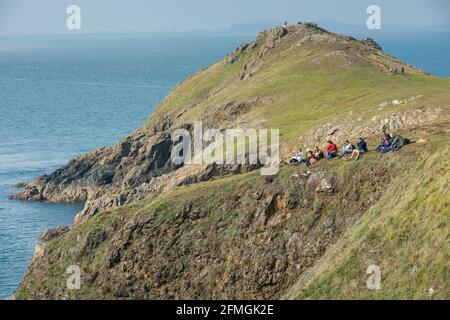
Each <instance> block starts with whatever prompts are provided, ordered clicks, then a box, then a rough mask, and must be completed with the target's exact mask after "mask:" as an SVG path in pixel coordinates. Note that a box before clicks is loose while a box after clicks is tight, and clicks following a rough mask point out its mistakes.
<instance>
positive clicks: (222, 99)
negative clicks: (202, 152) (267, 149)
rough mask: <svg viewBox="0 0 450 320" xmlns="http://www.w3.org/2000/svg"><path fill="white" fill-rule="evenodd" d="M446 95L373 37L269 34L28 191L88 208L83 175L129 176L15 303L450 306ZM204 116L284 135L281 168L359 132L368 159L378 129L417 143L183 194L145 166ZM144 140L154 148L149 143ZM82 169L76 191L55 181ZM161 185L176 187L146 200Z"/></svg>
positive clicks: (45, 259) (253, 174) (443, 82)
mask: <svg viewBox="0 0 450 320" xmlns="http://www.w3.org/2000/svg"><path fill="white" fill-rule="evenodd" d="M393 67H397V68H398V70H401V68H404V70H405V74H401V72H400V73H399V74H396V75H394V74H391V73H390V72H389V69H390V68H393ZM449 88H450V79H440V78H436V77H432V76H429V75H426V74H425V73H423V72H421V71H420V70H417V69H415V68H414V67H412V66H409V65H407V64H405V63H403V62H401V61H399V60H397V59H395V58H394V57H391V56H389V55H387V54H385V53H383V52H382V51H381V49H380V48H379V47H378V45H377V44H375V43H374V42H373V41H370V40H364V41H358V40H356V39H353V38H351V37H346V36H341V35H337V34H333V33H329V32H327V31H325V30H323V29H320V28H319V27H317V26H315V25H313V24H305V23H303V24H298V25H293V26H289V27H287V28H286V29H285V28H281V27H279V28H274V29H271V30H268V31H265V32H263V33H261V34H260V35H259V37H258V38H257V39H256V40H255V42H253V43H250V44H246V45H243V46H241V47H239V48H237V49H236V51H235V52H233V53H230V54H229V55H227V57H226V58H225V59H224V60H223V61H219V62H217V63H215V64H214V65H212V66H210V67H208V68H206V69H204V70H201V71H199V72H198V73H197V74H195V75H193V76H192V77H190V78H189V79H187V80H185V81H184V82H182V83H180V84H179V85H177V86H176V87H175V88H174V90H173V91H172V92H171V93H170V94H169V95H168V96H167V98H166V99H165V100H164V101H163V102H162V103H161V105H160V106H159V107H158V108H157V109H156V111H155V112H154V113H153V114H152V116H151V117H150V118H149V120H148V121H147V123H146V124H145V125H144V127H143V128H140V129H138V130H137V132H136V133H135V134H133V135H132V136H130V137H128V138H126V139H125V140H124V141H125V142H126V143H127V145H126V147H124V143H125V142H124V141H122V142H120V143H119V145H118V146H117V147H115V148H114V149H113V151H111V152H113V153H112V154H111V153H110V151H109V150H103V149H102V150H99V151H97V152H96V153H93V154H91V155H87V156H84V157H82V158H80V159H82V160H76V161H75V160H74V162H71V163H70V164H69V166H68V167H67V168H64V169H61V170H62V171H59V172H58V173H57V174H55V175H54V176H55V177H56V178H54V177H53V176H50V177H47V178H45V179H41V180H38V181H37V182H34V184H31V185H30V186H29V187H28V189H25V190H26V192H28V194H27V195H26V196H28V195H29V194H31V195H32V196H35V195H36V192H40V193H39V195H42V197H44V196H45V197H49V194H46V193H45V192H41V191H40V190H41V189H42V190H52V196H54V198H53V199H61V198H58V196H59V195H60V194H65V193H67V192H68V191H67V190H69V191H70V192H74V191H73V190H75V192H74V194H75V195H77V196H79V194H82V195H83V196H84V193H83V192H84V191H83V190H84V189H80V188H81V187H82V188H85V185H84V181H85V180H84V179H86V177H89V179H92V175H93V174H91V173H89V172H91V171H92V170H93V169H91V166H89V167H88V169H85V167H86V166H84V165H83V166H80V165H79V163H82V164H85V162H81V161H86V159H88V161H89V164H93V166H92V167H93V168H96V169H95V170H94V171H95V172H94V173H95V174H96V175H98V172H99V170H100V169H101V168H103V167H105V166H107V167H108V170H109V171H111V170H116V172H120V173H121V175H118V174H117V173H116V175H115V177H114V179H113V180H112V182H110V184H106V187H105V186H104V185H102V186H89V188H91V189H90V190H94V191H92V194H93V195H95V196H96V197H97V198H95V199H94V198H89V197H93V196H92V195H89V196H88V200H91V201H92V203H98V201H99V199H104V198H105V197H107V198H108V200H109V199H110V198H112V199H118V200H117V201H116V200H114V201H110V202H113V203H114V205H111V204H110V202H107V205H105V206H102V207H101V209H98V208H97V209H98V210H96V211H95V214H94V213H93V214H90V215H88V216H86V217H88V218H86V219H84V220H82V221H81V220H80V221H79V223H77V224H76V225H74V226H73V227H72V228H71V229H70V231H68V232H65V233H63V234H61V235H60V236H58V237H55V238H54V239H51V240H50V241H48V242H46V243H44V244H43V245H42V246H40V247H39V250H38V251H37V252H36V254H35V257H34V259H33V262H32V264H31V266H30V268H29V270H28V272H27V274H26V275H25V278H24V280H23V282H22V283H21V285H20V286H19V288H18V290H17V292H16V298H18V299H26V298H39V299H46V298H57V299H63V298H75V299H83V298H108V299H116V298H131V299H133V298H153V299H155V298H156V299H160V298H167V299H177V298H187V299H205V298H236V299H244V298H247V299H248V298H264V299H269V298H286V297H287V298H291V299H296V298H300V299H304V298H312V299H324V298H337V299H341V298H389V299H396V298H438V299H448V298H449V297H450V291H449V288H448V283H449V282H448V280H449V279H448V276H449V270H450V269H449V268H450V265H449V254H448V252H450V251H449V224H448V221H449V219H448V218H449V194H448V182H449V160H448V156H447V155H448V151H449V148H448V146H447V145H448V139H449V135H450V130H449V124H450V121H449V120H450V118H449V115H450V90H449ZM394 100H398V101H396V102H394ZM230 106H231V107H230ZM236 106H237V107H236ZM198 120H202V121H203V122H204V123H205V124H206V125H208V126H211V127H215V128H221V129H223V128H234V127H236V126H240V127H243V128H279V129H280V130H281V144H282V157H283V158H287V157H289V155H290V153H291V151H292V149H293V148H297V147H298V146H310V147H311V146H313V144H316V143H317V144H319V145H321V146H323V145H324V142H325V139H326V138H328V137H331V138H332V139H333V140H336V141H337V142H339V143H341V142H342V141H343V139H345V138H351V139H355V138H357V137H359V136H361V135H364V137H365V138H366V139H367V140H368V141H369V146H370V148H371V149H372V150H373V149H374V147H375V145H376V144H377V142H378V140H379V139H380V138H381V134H380V128H381V126H386V127H387V128H388V129H389V130H395V131H396V132H399V133H401V134H402V135H405V136H408V137H410V138H411V139H413V140H415V141H417V143H415V144H412V145H408V146H406V147H404V148H402V149H401V150H400V151H398V152H395V153H389V154H386V155H380V154H377V153H376V152H373V151H372V152H369V153H368V154H366V155H364V156H363V157H362V158H361V159H360V160H358V161H352V160H337V159H336V160H333V161H325V160H323V161H320V162H318V163H316V164H314V165H313V166H311V167H309V168H306V167H296V166H290V165H282V167H281V170H280V172H279V174H278V175H277V176H276V177H273V178H271V179H268V178H264V177H261V176H260V175H259V171H250V172H246V173H241V174H236V175H224V176H216V177H214V176H212V177H211V176H208V178H207V179H197V180H195V179H194V180H195V181H201V182H198V183H178V182H177V183H175V182H174V181H179V180H177V179H184V180H183V181H187V180H186V178H189V179H190V178H191V177H192V176H191V175H192V172H190V171H189V168H172V167H170V168H167V167H164V168H165V170H166V169H167V170H166V171H163V173H161V174H162V175H158V176H157V175H156V174H154V172H155V171H152V170H153V169H152V170H150V169H148V166H147V167H146V170H147V171H142V170H141V169H140V168H141V167H142V166H144V165H145V164H142V162H145V161H146V160H145V159H148V158H145V157H143V156H142V154H143V153H145V152H148V150H154V149H155V147H154V146H155V145H159V144H161V143H160V142H161V141H163V142H164V141H166V140H158V139H160V137H161V136H164V134H166V133H170V132H171V130H173V129H174V128H178V127H183V126H185V125H186V124H189V123H192V122H193V121H198ZM142 137H146V138H149V139H150V140H151V141H156V142H152V143H153V144H150V145H143V146H142V143H141V142H140V141H142ZM129 145H131V146H134V145H138V147H136V150H137V151H136V152H135V153H134V152H133V151H130V150H128V149H131V150H133V147H130V146H129ZM144 149H145V150H144ZM124 150H125V151H126V152H125V151H124ZM158 150H159V149H158ZM163 151H165V149H164V150H162V151H161V152H163ZM155 158H157V157H155V156H154V155H152V159H155ZM161 158H163V157H159V158H157V159H161ZM78 161H80V162H78ZM152 161H153V160H152ZM152 165H153V162H152ZM127 166H128V167H127ZM80 167H81V168H83V170H84V171H83V173H82V174H79V175H76V177H75V178H73V179H71V180H69V181H70V182H69V183H68V182H67V181H68V180H67V179H66V178H64V179H62V178H61V176H63V177H66V175H68V174H69V173H73V172H77V171H76V170H75V169H74V168H80ZM98 168H100V169H98ZM112 168H113V169H112ZM124 168H128V169H126V170H125V169H124ZM152 168H153V167H152ZM156 169H158V170H160V171H161V167H157V168H156ZM156 169H155V170H156ZM86 172H88V173H87V174H86ZM122 172H123V174H122ZM149 172H150V173H151V176H150V178H149V179H148V180H145V181H142V180H141V179H138V178H139V177H141V176H143V175H147V174H148V173H149ZM158 172H159V171H158ZM123 176H125V178H122V177H123ZM130 176H131V177H132V178H133V179H130ZM117 177H120V179H119V178H117ZM161 177H164V179H161V180H163V183H164V186H166V187H167V185H170V188H169V187H167V188H165V189H163V190H164V191H163V192H159V193H158V192H154V191H153V189H151V190H152V191H151V192H150V191H148V190H150V189H146V188H150V187H151V186H154V185H155V184H157V183H160V180H157V179H156V178H161ZM52 179H53V180H52ZM189 179H188V180H189ZM191 180H192V179H191ZM191 180H189V181H191ZM205 180H206V181H205ZM124 181H125V182H124ZM137 182H139V183H140V184H137ZM133 183H134V184H133ZM49 184H51V188H48V185H49ZM128 186H131V187H132V188H133V189H132V192H130V193H129V194H131V195H132V196H130V197H129V198H126V197H128V196H129V194H128V193H125V192H124V190H126V188H127V187H128ZM143 186H144V187H143ZM32 187H35V189H38V191H36V192H35V191H33V190H35V189H32ZM41 187H42V188H41ZM30 190H31V191H33V192H32V193H31V192H30ZM105 190H107V191H105ZM111 190H112V191H111ZM118 190H119V191H118ZM136 190H138V191H140V192H141V194H142V197H140V198H137V197H136V196H135V194H136V192H137V191H136ZM82 191H83V192H82ZM102 192H104V193H102ZM116 195H117V198H114V197H115V196H116ZM100 196H101V197H103V198H100ZM42 197H41V198H42ZM122 198H126V199H127V201H122V200H121V199H122ZM70 199H73V197H71V198H70ZM128 200H129V201H128ZM127 203H128V204H127ZM103 204H104V203H103V202H102V205H103ZM371 264H375V265H378V266H379V267H380V269H381V280H382V282H381V289H380V290H368V289H367V287H366V285H365V283H366V280H367V277H368V275H367V274H366V269H367V267H368V266H369V265H371ZM70 265H77V266H79V267H80V268H81V270H82V286H81V289H80V290H68V289H67V288H66V285H65V283H66V279H67V274H66V268H67V267H68V266H70ZM430 288H432V289H430Z"/></svg>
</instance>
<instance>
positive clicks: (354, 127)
mask: <svg viewBox="0 0 450 320" xmlns="http://www.w3.org/2000/svg"><path fill="white" fill-rule="evenodd" d="M405 103H406V101H405ZM382 105H383V107H381V108H387V107H388V104H387V103H386V104H382ZM448 115H450V106H428V107H420V108H416V109H412V110H411V109H407V110H401V111H397V112H387V113H386V112H385V113H383V114H380V115H375V116H373V117H372V118H370V119H363V118H359V117H358V113H357V112H356V111H355V112H351V113H350V114H349V115H348V116H347V117H346V118H344V119H339V120H336V121H333V122H328V123H325V124H324V125H321V126H319V127H315V128H312V129H311V130H309V131H307V132H305V134H303V135H302V136H300V137H299V138H298V141H299V143H300V144H301V145H304V146H305V147H310V148H311V147H313V146H315V145H318V144H319V145H321V144H323V143H324V142H325V141H327V140H328V139H331V140H333V141H334V142H336V143H343V142H344V141H345V140H346V139H358V138H359V137H363V138H365V139H368V138H369V137H374V136H379V135H380V133H381V132H382V131H383V129H385V130H387V131H388V132H392V131H395V130H398V129H402V128H406V127H412V126H417V125H421V124H426V123H431V122H433V121H435V120H436V119H439V118H442V117H445V116H448Z"/></svg>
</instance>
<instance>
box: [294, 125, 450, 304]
mask: <svg viewBox="0 0 450 320" xmlns="http://www.w3.org/2000/svg"><path fill="white" fill-rule="evenodd" d="M448 138H449V135H448V134H447V135H444V136H442V142H443V143H442V144H439V145H438V148H437V149H438V150H430V149H429V148H424V150H423V151H422V152H423V153H424V155H423V156H422V157H420V159H419V160H417V161H416V162H412V163H408V164H405V168H404V172H403V173H402V175H401V176H400V177H399V178H398V179H397V181H396V182H395V183H394V184H392V185H391V186H390V187H389V188H387V189H386V193H385V195H384V196H383V197H382V198H381V199H380V200H379V202H378V203H377V205H375V206H373V207H372V208H370V209H369V210H368V211H367V212H366V213H365V214H364V216H363V217H362V218H361V219H360V221H359V222H358V223H357V224H356V225H355V226H354V227H352V228H351V229H350V230H348V231H347V232H346V233H345V234H344V235H343V236H342V237H341V238H340V239H339V241H338V242H337V243H336V244H335V245H334V246H333V247H332V248H330V250H328V252H327V253H326V254H325V255H324V256H323V257H322V258H321V259H320V260H319V261H318V262H317V263H316V264H315V265H314V266H313V267H312V268H311V269H310V270H308V271H307V272H305V273H304V274H303V275H302V276H301V277H300V280H299V281H298V283H297V284H296V285H295V286H294V287H293V288H292V289H291V290H290V292H289V294H288V297H289V298H296V299H428V298H433V299H449V298H450V222H449V221H450V191H449V185H450V161H449V159H448V154H449V151H450V149H449V148H448V146H446V141H448ZM370 265H377V266H378V267H379V268H380V271H381V282H380V284H381V288H380V289H379V290H369V289H368V288H367V285H366V281H367V279H368V277H369V275H367V274H366V270H367V268H368V267H369V266H370Z"/></svg>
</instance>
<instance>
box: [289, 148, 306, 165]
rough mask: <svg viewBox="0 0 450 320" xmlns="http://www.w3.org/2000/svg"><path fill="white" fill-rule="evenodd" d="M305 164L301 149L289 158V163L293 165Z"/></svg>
mask: <svg viewBox="0 0 450 320" xmlns="http://www.w3.org/2000/svg"><path fill="white" fill-rule="evenodd" d="M305 162H306V156H305V154H304V153H303V151H302V149H298V151H297V153H296V154H295V155H294V156H293V157H292V158H291V160H290V161H289V163H293V164H301V163H305Z"/></svg>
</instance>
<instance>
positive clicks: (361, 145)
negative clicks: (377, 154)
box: [350, 138, 369, 160]
mask: <svg viewBox="0 0 450 320" xmlns="http://www.w3.org/2000/svg"><path fill="white" fill-rule="evenodd" d="M357 146H358V148H357V149H354V150H353V152H352V156H351V157H350V159H353V157H355V159H356V160H358V159H359V157H360V156H361V154H363V153H366V152H368V151H369V149H368V148H367V142H366V141H365V140H364V139H363V138H359V140H358V143H357Z"/></svg>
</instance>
